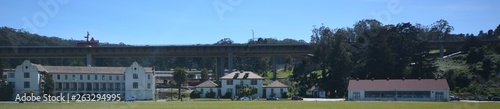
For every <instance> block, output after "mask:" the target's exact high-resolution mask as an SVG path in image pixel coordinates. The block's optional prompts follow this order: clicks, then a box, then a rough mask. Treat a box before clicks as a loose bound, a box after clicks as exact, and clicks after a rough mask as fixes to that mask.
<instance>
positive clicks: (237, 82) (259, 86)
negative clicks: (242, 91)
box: [221, 79, 263, 98]
mask: <svg viewBox="0 0 500 109" xmlns="http://www.w3.org/2000/svg"><path fill="white" fill-rule="evenodd" d="M227 81H228V80H226V79H224V80H222V82H221V86H222V87H221V96H224V95H225V94H226V92H227V89H229V88H230V89H232V92H231V93H232V96H235V95H236V85H241V82H243V84H245V85H249V86H254V87H256V88H257V94H254V95H252V98H257V97H260V96H262V93H263V92H262V79H259V80H257V85H251V80H249V79H233V84H232V85H227Z"/></svg>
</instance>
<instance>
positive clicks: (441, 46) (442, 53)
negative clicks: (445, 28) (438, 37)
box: [439, 42, 444, 58]
mask: <svg viewBox="0 0 500 109" xmlns="http://www.w3.org/2000/svg"><path fill="white" fill-rule="evenodd" d="M439 57H440V58H443V57H444V43H443V42H441V45H440V46H439Z"/></svg>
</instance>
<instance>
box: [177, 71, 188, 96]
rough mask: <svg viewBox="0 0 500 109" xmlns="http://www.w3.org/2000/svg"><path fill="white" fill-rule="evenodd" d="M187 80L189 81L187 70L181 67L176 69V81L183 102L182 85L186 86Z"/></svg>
mask: <svg viewBox="0 0 500 109" xmlns="http://www.w3.org/2000/svg"><path fill="white" fill-rule="evenodd" d="M186 79H187V72H186V70H185V69H183V68H179V67H177V68H175V69H174V81H175V83H176V85H177V87H178V88H179V90H178V92H179V99H181V101H182V97H181V87H182V84H184V82H186Z"/></svg>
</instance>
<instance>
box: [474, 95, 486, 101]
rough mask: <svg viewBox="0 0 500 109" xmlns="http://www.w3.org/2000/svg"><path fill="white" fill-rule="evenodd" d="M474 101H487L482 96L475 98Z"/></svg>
mask: <svg viewBox="0 0 500 109" xmlns="http://www.w3.org/2000/svg"><path fill="white" fill-rule="evenodd" d="M474 100H476V101H486V100H487V99H485V98H483V97H481V96H477V97H474Z"/></svg>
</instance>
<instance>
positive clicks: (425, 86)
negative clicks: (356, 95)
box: [347, 79, 450, 90]
mask: <svg viewBox="0 0 500 109" xmlns="http://www.w3.org/2000/svg"><path fill="white" fill-rule="evenodd" d="M449 89H450V88H449V86H448V82H447V81H446V79H404V80H403V79H389V80H387V79H383V80H349V86H348V87H347V90H449Z"/></svg>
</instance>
